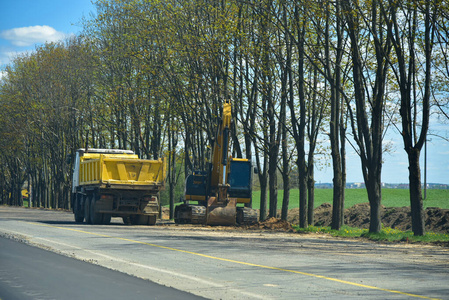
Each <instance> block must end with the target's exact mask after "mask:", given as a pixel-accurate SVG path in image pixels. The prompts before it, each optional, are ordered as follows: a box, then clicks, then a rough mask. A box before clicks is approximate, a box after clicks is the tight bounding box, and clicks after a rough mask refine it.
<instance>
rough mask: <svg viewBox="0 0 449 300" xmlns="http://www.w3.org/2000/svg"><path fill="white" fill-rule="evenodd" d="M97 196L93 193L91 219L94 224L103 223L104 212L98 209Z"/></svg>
mask: <svg viewBox="0 0 449 300" xmlns="http://www.w3.org/2000/svg"><path fill="white" fill-rule="evenodd" d="M96 202H97V197H95V195H92V198H91V199H90V219H91V221H92V222H91V223H92V224H103V214H102V213H99V212H98V209H97V207H96V206H97V205H96Z"/></svg>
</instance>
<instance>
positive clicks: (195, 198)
mask: <svg viewBox="0 0 449 300" xmlns="http://www.w3.org/2000/svg"><path fill="white" fill-rule="evenodd" d="M231 114H232V108H231V103H230V102H226V103H224V105H223V114H222V119H221V121H220V124H219V126H218V131H217V135H216V139H215V140H214V142H213V145H212V155H211V162H210V163H209V164H208V166H209V167H208V170H206V171H194V172H193V174H191V175H189V176H188V177H187V178H186V185H185V195H184V201H183V203H182V204H180V205H178V206H176V208H175V222H176V223H178V224H207V225H235V224H252V223H256V222H257V219H258V216H257V211H256V210H255V209H252V208H250V206H251V194H252V173H253V172H252V170H253V169H252V166H251V161H249V160H248V159H242V158H232V157H230V154H229V153H230V151H229V135H230V128H231ZM242 205H243V206H242Z"/></svg>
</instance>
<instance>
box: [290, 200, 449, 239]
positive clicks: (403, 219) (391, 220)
mask: <svg viewBox="0 0 449 300" xmlns="http://www.w3.org/2000/svg"><path fill="white" fill-rule="evenodd" d="M344 214H345V221H344V222H345V224H346V225H348V226H351V227H358V228H369V221H370V208H369V203H360V204H356V205H354V206H353V207H351V208H349V209H345V213H344ZM381 216H382V224H383V226H384V227H391V228H395V229H399V230H402V231H409V230H411V229H412V224H411V216H410V207H385V206H382V207H381ZM288 221H289V222H290V223H292V224H298V223H299V209H298V208H295V209H291V210H290V211H289V217H288ZM331 221H332V205H331V204H329V203H324V204H322V205H321V206H319V207H317V208H316V209H315V217H314V225H315V226H330V224H331ZM424 224H425V227H426V231H432V232H437V233H449V209H441V208H436V207H428V208H427V209H425V210H424Z"/></svg>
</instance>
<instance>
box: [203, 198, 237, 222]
mask: <svg viewBox="0 0 449 300" xmlns="http://www.w3.org/2000/svg"><path fill="white" fill-rule="evenodd" d="M236 217H237V198H225V199H224V200H223V201H219V200H218V198H216V197H210V198H209V199H208V200H207V207H206V224H207V225H235V222H236Z"/></svg>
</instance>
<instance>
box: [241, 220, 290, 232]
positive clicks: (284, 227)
mask: <svg viewBox="0 0 449 300" xmlns="http://www.w3.org/2000/svg"><path fill="white" fill-rule="evenodd" d="M247 228H248V229H270V230H281V231H293V227H292V224H291V223H290V222H287V221H283V220H281V219H277V218H269V219H267V220H265V221H263V222H259V223H256V224H253V225H249V226H247Z"/></svg>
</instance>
